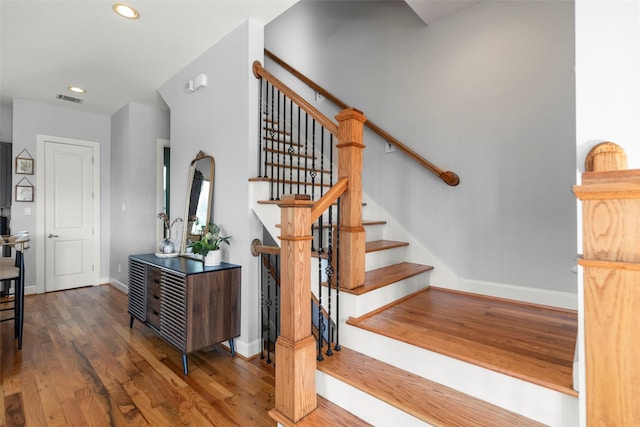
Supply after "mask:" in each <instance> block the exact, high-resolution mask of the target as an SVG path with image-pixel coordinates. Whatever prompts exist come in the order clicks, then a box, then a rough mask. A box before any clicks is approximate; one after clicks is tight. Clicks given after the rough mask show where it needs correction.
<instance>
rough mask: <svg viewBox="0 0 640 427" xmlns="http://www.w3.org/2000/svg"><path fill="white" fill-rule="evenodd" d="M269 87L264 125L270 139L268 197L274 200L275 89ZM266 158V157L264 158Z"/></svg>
mask: <svg viewBox="0 0 640 427" xmlns="http://www.w3.org/2000/svg"><path fill="white" fill-rule="evenodd" d="M270 86H271V111H270V119H269V122H268V123H267V124H266V125H267V126H268V128H269V136H270V138H269V147H271V149H269V150H268V152H269V157H270V158H271V173H270V174H269V178H270V183H269V191H270V197H269V200H275V193H274V188H273V186H274V185H275V184H274V181H275V180H274V177H273V175H274V171H273V168H274V163H275V162H274V161H273V158H274V150H273V144H274V143H273V137H274V135H275V131H274V129H273V124H274V123H275V118H274V115H275V114H274V108H275V102H274V100H273V98H274V96H275V87H274V86H273V85H270ZM267 93H269V92H268V91H267ZM266 157H267V156H265V158H266ZM265 162H266V160H265Z"/></svg>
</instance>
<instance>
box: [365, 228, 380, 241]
mask: <svg viewBox="0 0 640 427" xmlns="http://www.w3.org/2000/svg"><path fill="white" fill-rule="evenodd" d="M364 230H365V233H366V234H367V242H373V241H374V240H382V239H384V225H383V224H375V225H365V227H364Z"/></svg>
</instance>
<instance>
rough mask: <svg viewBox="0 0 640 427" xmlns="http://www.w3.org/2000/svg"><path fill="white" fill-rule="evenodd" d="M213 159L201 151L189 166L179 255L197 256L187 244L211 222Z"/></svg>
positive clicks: (198, 238)
mask: <svg viewBox="0 0 640 427" xmlns="http://www.w3.org/2000/svg"><path fill="white" fill-rule="evenodd" d="M214 171H215V161H214V159H213V157H212V156H209V155H206V154H205V153H203V152H202V151H200V152H199V153H198V155H197V156H196V158H195V159H193V160H192V161H191V165H190V166H189V180H188V181H187V182H188V186H187V203H186V210H185V214H184V218H185V221H184V230H183V231H182V244H181V246H180V255H182V256H187V257H193V258H197V257H198V256H197V255H194V254H191V253H190V250H189V249H188V245H189V243H191V242H194V241H196V240H200V238H201V237H202V235H203V234H204V233H206V231H207V227H208V225H209V223H210V222H213V209H212V202H213V177H214Z"/></svg>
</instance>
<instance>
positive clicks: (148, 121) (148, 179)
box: [109, 103, 169, 284]
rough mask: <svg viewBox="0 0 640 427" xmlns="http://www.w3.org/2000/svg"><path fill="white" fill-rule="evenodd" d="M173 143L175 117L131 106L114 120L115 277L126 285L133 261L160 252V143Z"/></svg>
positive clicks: (112, 212)
mask: <svg viewBox="0 0 640 427" xmlns="http://www.w3.org/2000/svg"><path fill="white" fill-rule="evenodd" d="M158 138H162V139H168V138H169V112H168V111H162V110H158V109H156V108H153V107H148V106H145V105H141V104H134V103H129V104H127V105H125V106H124V107H122V108H121V109H120V110H119V111H118V112H116V113H115V114H114V115H113V116H112V118H111V166H112V175H111V194H112V196H111V206H110V210H109V214H110V219H111V231H112V233H111V238H110V239H109V240H110V252H111V257H110V273H111V278H113V279H116V280H118V281H119V282H121V283H123V284H125V283H127V281H128V279H127V274H128V256H129V255H130V254H134V253H149V252H156V250H157V247H158V243H159V242H157V241H156V228H157V225H158V221H159V219H157V215H158V212H157V200H156V199H157V197H156V186H157V183H156V176H157V173H156V167H157V159H156V146H157V139H158Z"/></svg>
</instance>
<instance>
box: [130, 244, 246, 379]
mask: <svg viewBox="0 0 640 427" xmlns="http://www.w3.org/2000/svg"><path fill="white" fill-rule="evenodd" d="M240 277H241V267H240V266H239V265H235V264H229V263H224V262H223V263H221V264H220V265H218V266H215V267H205V266H204V265H203V263H202V261H198V260H194V259H190V258H183V257H175V258H158V257H156V256H155V255H154V254H142V255H130V256H129V314H130V315H131V320H130V322H129V327H130V328H132V327H133V321H134V319H138V320H139V321H141V322H142V323H144V324H145V325H147V326H149V327H150V328H151V329H152V330H153V331H155V332H156V333H157V334H158V335H159V336H160V337H161V338H162V339H164V340H165V341H167V342H168V343H169V344H171V345H173V346H174V347H176V348H177V349H178V350H179V351H180V352H182V366H183V370H184V374H185V375H188V373H189V367H188V363H187V354H189V353H191V352H194V351H197V350H200V349H202V348H204V347H208V346H210V345H214V344H217V343H219V342H222V341H227V340H228V341H229V347H230V348H231V355H232V356H234V355H235V343H234V338H236V337H238V336H240Z"/></svg>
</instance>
